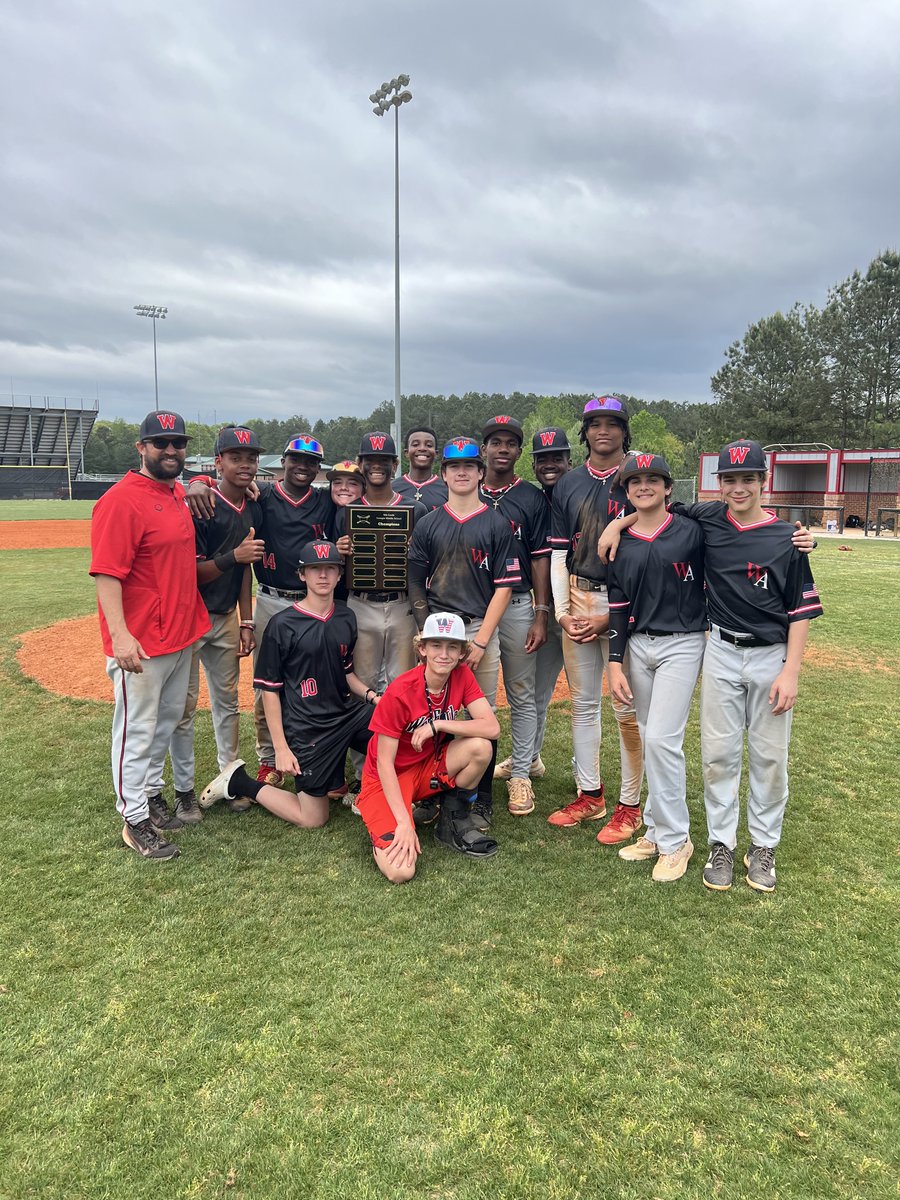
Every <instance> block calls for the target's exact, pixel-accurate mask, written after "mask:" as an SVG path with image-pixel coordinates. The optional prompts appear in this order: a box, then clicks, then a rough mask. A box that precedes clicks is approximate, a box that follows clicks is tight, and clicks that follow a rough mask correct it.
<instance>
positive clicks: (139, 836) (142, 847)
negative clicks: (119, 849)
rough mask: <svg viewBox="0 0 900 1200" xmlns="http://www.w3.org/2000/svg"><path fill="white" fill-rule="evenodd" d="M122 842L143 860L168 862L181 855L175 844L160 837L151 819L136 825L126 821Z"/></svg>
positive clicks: (123, 827)
mask: <svg viewBox="0 0 900 1200" xmlns="http://www.w3.org/2000/svg"><path fill="white" fill-rule="evenodd" d="M122 841H123V842H124V843H125V845H126V846H128V847H130V849H132V850H135V851H136V852H137V853H138V854H140V856H141V858H149V859H152V860H153V861H154V862H166V861H167V860H168V859H171V858H177V857H178V855H179V850H178V847H177V846H176V845H175V844H174V842H167V841H166V839H165V838H163V837H160V835H159V834H158V833H157V832H156V829H155V828H154V826H153V823H152V822H151V820H150V818H149V817H147V818H146V819H145V820H143V821H138V822H137V824H136V825H132V824H130V823H129V822H128V821H126V822H125V824H124V825H123V826H122Z"/></svg>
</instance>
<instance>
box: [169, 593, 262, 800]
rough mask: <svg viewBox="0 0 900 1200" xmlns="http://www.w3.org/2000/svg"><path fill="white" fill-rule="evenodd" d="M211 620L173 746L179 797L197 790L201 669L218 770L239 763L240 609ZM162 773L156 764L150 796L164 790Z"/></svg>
mask: <svg viewBox="0 0 900 1200" xmlns="http://www.w3.org/2000/svg"><path fill="white" fill-rule="evenodd" d="M209 619H210V622H211V624H212V628H211V629H210V631H209V633H205V634H204V635H203V637H202V638H201V639H200V641H199V642H195V643H194V654H193V657H192V659H191V675H190V680H189V682H188V693H187V703H186V704H185V707H184V714H183V716H182V718H181V720H180V721H179V722H178V724H177V725H176V726H175V732H174V733H173V734H172V741H171V744H170V745H169V755H170V757H171V759H172V777H173V779H174V782H175V790H176V791H179V792H187V791H190V789H191V788H192V787H193V786H194V718H195V716H196V713H197V700H198V698H199V696H200V664H201V663H202V664H203V674H204V675H205V676H206V686H207V688H208V690H209V702H210V707H211V708H212V720H213V731H214V733H215V737H216V757H217V759H218V763H219V770H224V768H225V767H227V766H228V764H229V763H231V762H234V760H235V759H236V758H237V757H238V749H239V745H240V720H241V715H240V710H239V707H238V683H239V680H240V671H241V660H240V659H239V658H238V654H239V652H240V649H241V634H240V625H239V622H238V614H237V609H232V610H231V612H230V613H210V614H209ZM162 768H163V764H162V763H159V764H157V763H153V764H151V770H150V773H149V774H148V776H147V781H148V782H147V786H148V787H150V788H155V790H154V791H151V792H150V795H155V794H156V792H159V791H161V790H162V782H163V778H162ZM157 785H158V786H157Z"/></svg>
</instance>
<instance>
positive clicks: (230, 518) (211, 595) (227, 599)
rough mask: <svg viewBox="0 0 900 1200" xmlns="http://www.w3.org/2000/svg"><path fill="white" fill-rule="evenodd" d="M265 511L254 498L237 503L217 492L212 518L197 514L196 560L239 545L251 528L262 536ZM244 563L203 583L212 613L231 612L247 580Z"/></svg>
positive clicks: (207, 604) (202, 589)
mask: <svg viewBox="0 0 900 1200" xmlns="http://www.w3.org/2000/svg"><path fill="white" fill-rule="evenodd" d="M262 520H263V518H262V510H261V508H260V506H259V505H258V504H257V503H256V501H255V500H248V499H247V498H246V497H244V499H243V500H242V501H241V503H240V504H239V505H238V504H232V503H231V501H230V500H226V498H225V497H224V496H223V495H222V493H221V492H217V493H216V508H215V512H214V513H213V515H212V517H211V518H210V519H209V520H208V521H205V520H203V519H202V518H200V517H194V539H195V541H196V543H197V561H198V562H204V561H206V560H207V559H210V558H215V557H216V555H217V554H227V552H228V551H229V550H234V548H235V547H236V546H239V545H240V544H241V542H242V541H243V540H244V538H245V537H246V536H247V534H248V533H249V532H250V530H251V529H253V530H255V532H256V536H257V537H262V534H261V533H260V526H261V525H262ZM245 570H246V566H245V565H244V563H237V564H236V565H235V566H234V567H232V569H231V570H230V571H226V572H225V573H224V575H220V576H219V578H218V579H213V580H212V581H211V582H210V583H204V584H202V585H201V587H200V595H201V596H202V597H203V603H204V604H205V605H206V608H207V610H208V611H209V612H211V613H229V612H231V611H232V610H233V609H234V607H235V605H236V604H237V602H238V597H239V596H240V594H241V584H242V583H243V581H244V571H245Z"/></svg>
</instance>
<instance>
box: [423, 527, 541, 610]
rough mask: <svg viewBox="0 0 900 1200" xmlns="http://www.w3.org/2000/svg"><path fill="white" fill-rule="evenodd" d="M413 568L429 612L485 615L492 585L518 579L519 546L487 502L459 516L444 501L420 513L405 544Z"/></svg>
mask: <svg viewBox="0 0 900 1200" xmlns="http://www.w3.org/2000/svg"><path fill="white" fill-rule="evenodd" d="M409 565H410V572H411V573H412V572H413V571H414V570H415V568H417V567H418V568H419V570H420V575H421V573H423V572H424V574H425V587H426V590H427V598H428V611H429V612H452V613H457V614H458V615H459V616H461V617H463V618H464V619H468V620H479V619H480V618H481V617H483V616H484V614H485V612H486V611H487V607H488V605H489V604H490V602H491V600H492V599H493V596H494V592H495V591H496V589H497V588H502V587H508V588H514V587H516V585H517V584H521V582H522V571H521V565H520V562H519V551H518V549H517V544H516V542H515V539H514V538H513V533H512V529H511V528H510V525H509V521H507V520H504V518H503V517H501V516H500V514H499V513H496V512H494V510H493V509H492V508H488V506H487V505H486V504H482V506H481V507H480V508H478V509H476V510H475V512H474V513H470V514H469V516H467V517H458V516H457V515H456V514H455V513H454V512H453V510H452V509H451V508H450V507H449V505H447V504H445V505H443V506H442V507H441V508H436V509H435V510H434V512H430V513H429V514H428V516H426V517H423V518H422V520H421V521H419V522H418V524H417V525H416V527H415V529H414V530H413V535H412V541H411V542H410V544H409Z"/></svg>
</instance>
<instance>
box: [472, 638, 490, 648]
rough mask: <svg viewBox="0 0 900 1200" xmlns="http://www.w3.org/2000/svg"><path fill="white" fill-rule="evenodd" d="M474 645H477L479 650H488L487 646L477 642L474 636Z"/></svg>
mask: <svg viewBox="0 0 900 1200" xmlns="http://www.w3.org/2000/svg"><path fill="white" fill-rule="evenodd" d="M472 645H473V646H477V647H478V649H479V650H487V646H485V645H482V643H481V642H476V641H475V639H474V638H472Z"/></svg>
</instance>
